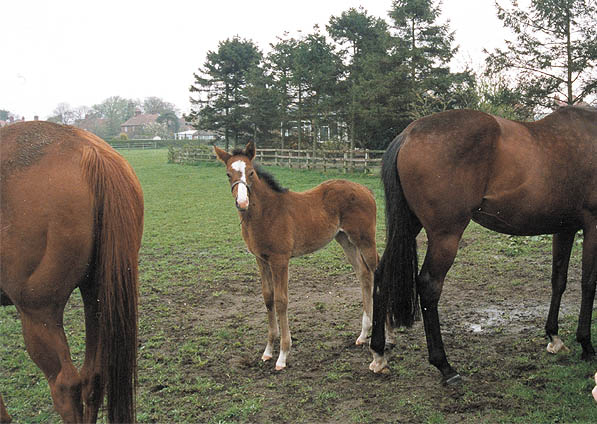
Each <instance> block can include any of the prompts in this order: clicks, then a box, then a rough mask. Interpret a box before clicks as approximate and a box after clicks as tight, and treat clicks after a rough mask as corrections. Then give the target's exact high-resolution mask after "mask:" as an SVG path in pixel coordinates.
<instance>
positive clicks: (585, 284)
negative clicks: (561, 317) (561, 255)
mask: <svg viewBox="0 0 597 424" xmlns="http://www.w3.org/2000/svg"><path fill="white" fill-rule="evenodd" d="M596 284H597V217H596V218H595V219H593V220H591V222H587V223H586V227H585V230H584V240H583V251H582V280H581V285H582V301H581V305H580V314H579V318H578V329H577V330H576V340H577V341H578V342H579V343H580V344H581V346H582V356H581V358H582V359H584V360H590V359H593V358H594V357H595V349H593V344H592V343H591V314H592V311H593V302H594V300H595V285H596Z"/></svg>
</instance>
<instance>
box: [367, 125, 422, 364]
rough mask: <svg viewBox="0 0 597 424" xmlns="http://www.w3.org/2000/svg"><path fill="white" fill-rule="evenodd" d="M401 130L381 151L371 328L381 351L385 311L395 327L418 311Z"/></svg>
mask: <svg viewBox="0 0 597 424" xmlns="http://www.w3.org/2000/svg"><path fill="white" fill-rule="evenodd" d="M405 137H406V136H405V133H404V132H402V133H401V134H400V135H398V136H397V137H396V138H395V139H394V141H393V142H392V143H391V144H390V146H389V147H388V150H387V151H386V152H385V153H384V156H383V162H382V170H381V178H382V182H383V185H384V191H385V200H386V248H385V251H384V253H383V256H382V257H381V260H380V262H379V265H378V266H377V269H376V270H375V277H374V283H373V329H372V333H371V348H372V349H373V350H374V351H375V352H377V353H379V354H380V355H383V350H384V345H385V337H384V324H385V322H386V316H387V315H388V313H389V316H390V321H391V324H392V325H393V326H395V327H398V326H407V327H410V326H411V325H412V324H413V322H414V321H415V317H416V316H417V315H418V311H419V307H418V302H417V287H416V280H417V273H418V263H417V242H416V236H417V234H418V232H419V231H420V230H421V224H420V222H419V220H418V219H417V217H416V216H415V215H414V214H413V213H412V211H411V210H410V208H409V206H408V203H407V202H406V198H405V197H404V192H403V190H402V185H401V183H400V177H399V175H398V168H397V159H398V152H399V150H400V147H401V146H402V143H403V141H404V139H405Z"/></svg>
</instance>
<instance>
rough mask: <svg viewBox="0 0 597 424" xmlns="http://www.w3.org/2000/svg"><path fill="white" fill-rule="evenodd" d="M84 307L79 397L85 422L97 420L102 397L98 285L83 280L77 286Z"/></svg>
mask: <svg viewBox="0 0 597 424" xmlns="http://www.w3.org/2000/svg"><path fill="white" fill-rule="evenodd" d="M79 288H80V290H81V297H82V298H83V305H84V307H85V361H84V362H83V367H82V368H81V373H80V375H81V381H82V389H81V397H82V400H83V406H84V419H85V422H86V423H94V422H96V421H97V413H98V410H99V408H100V407H101V405H102V402H103V399H104V384H103V383H102V380H101V368H100V367H101V352H100V349H99V313H100V311H99V304H98V302H97V299H98V285H97V284H96V283H95V282H90V281H87V282H84V283H83V284H81V285H80V286H79Z"/></svg>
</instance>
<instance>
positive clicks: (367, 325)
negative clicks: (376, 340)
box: [356, 312, 371, 346]
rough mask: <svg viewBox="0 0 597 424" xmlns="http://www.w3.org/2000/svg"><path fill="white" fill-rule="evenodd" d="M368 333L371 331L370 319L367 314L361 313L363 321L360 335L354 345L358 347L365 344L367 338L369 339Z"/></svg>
mask: <svg viewBox="0 0 597 424" xmlns="http://www.w3.org/2000/svg"><path fill="white" fill-rule="evenodd" d="M369 331H371V318H369V316H368V315H367V313H365V312H363V320H362V325H361V334H360V335H359V338H358V339H357V341H356V345H357V346H360V345H362V344H365V343H366V342H367V337H369Z"/></svg>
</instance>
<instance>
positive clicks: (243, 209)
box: [230, 180, 251, 212]
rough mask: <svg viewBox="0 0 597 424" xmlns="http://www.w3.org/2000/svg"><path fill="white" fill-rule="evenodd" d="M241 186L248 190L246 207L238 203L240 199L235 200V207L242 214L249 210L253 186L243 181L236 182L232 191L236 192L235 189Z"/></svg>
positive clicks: (232, 186) (231, 188)
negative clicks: (249, 196)
mask: <svg viewBox="0 0 597 424" xmlns="http://www.w3.org/2000/svg"><path fill="white" fill-rule="evenodd" d="M239 184H243V185H244V186H245V187H246V188H247V202H246V206H244V205H240V204H239V203H238V198H236V199H235V202H234V203H235V205H236V209H238V210H239V211H241V212H244V211H246V210H247V209H248V208H249V198H248V195H249V193H251V186H249V184H247V183H246V182H244V181H242V180H237V181H235V182H233V183H232V185H231V186H230V191H231V192H234V187H236V186H237V185H239Z"/></svg>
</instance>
